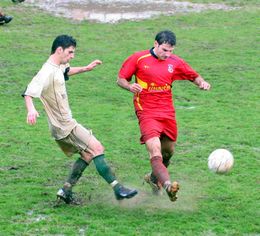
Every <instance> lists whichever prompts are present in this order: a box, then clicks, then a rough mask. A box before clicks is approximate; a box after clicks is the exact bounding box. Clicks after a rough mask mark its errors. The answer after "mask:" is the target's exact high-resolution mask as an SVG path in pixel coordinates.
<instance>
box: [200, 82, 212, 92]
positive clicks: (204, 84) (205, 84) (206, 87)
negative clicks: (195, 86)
mask: <svg viewBox="0 0 260 236" xmlns="http://www.w3.org/2000/svg"><path fill="white" fill-rule="evenodd" d="M199 88H200V89H203V90H209V89H210V84H209V83H208V82H206V81H205V80H204V81H201V83H200V85H199Z"/></svg>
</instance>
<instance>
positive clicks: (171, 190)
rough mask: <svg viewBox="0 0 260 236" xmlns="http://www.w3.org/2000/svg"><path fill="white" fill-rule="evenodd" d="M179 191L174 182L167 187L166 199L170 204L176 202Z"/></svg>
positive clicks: (176, 183)
mask: <svg viewBox="0 0 260 236" xmlns="http://www.w3.org/2000/svg"><path fill="white" fill-rule="evenodd" d="M179 189H180V186H179V184H178V182H176V181H175V182H173V183H172V184H170V185H169V186H168V187H167V189H166V193H167V194H168V197H169V199H170V200H171V201H172V202H175V201H176V200H177V198H178V197H177V192H178V191H179Z"/></svg>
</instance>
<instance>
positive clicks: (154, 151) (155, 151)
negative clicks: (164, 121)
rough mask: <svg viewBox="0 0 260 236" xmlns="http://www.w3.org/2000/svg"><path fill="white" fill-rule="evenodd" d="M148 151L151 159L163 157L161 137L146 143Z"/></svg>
mask: <svg viewBox="0 0 260 236" xmlns="http://www.w3.org/2000/svg"><path fill="white" fill-rule="evenodd" d="M145 146H146V149H147V151H148V153H149V156H150V158H152V157H154V156H162V153H161V142H160V139H159V137H153V138H150V139H148V140H147V141H146V142H145Z"/></svg>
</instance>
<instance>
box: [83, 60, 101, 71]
mask: <svg viewBox="0 0 260 236" xmlns="http://www.w3.org/2000/svg"><path fill="white" fill-rule="evenodd" d="M101 64H102V61H100V60H94V61H92V62H91V63H90V64H89V65H87V66H86V70H87V71H89V70H93V69H94V68H95V67H96V66H97V65H101Z"/></svg>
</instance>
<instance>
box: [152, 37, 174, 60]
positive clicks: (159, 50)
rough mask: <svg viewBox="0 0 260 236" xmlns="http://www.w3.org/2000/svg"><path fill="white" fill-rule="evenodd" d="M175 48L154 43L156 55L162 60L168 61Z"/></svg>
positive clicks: (165, 44)
mask: <svg viewBox="0 0 260 236" xmlns="http://www.w3.org/2000/svg"><path fill="white" fill-rule="evenodd" d="M173 49H174V46H172V45H170V44H168V43H163V44H161V45H159V44H158V42H157V41H155V42H154V53H155V54H156V56H157V57H158V58H159V59H160V60H166V59H167V58H168V57H170V55H171V54H172V52H173Z"/></svg>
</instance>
